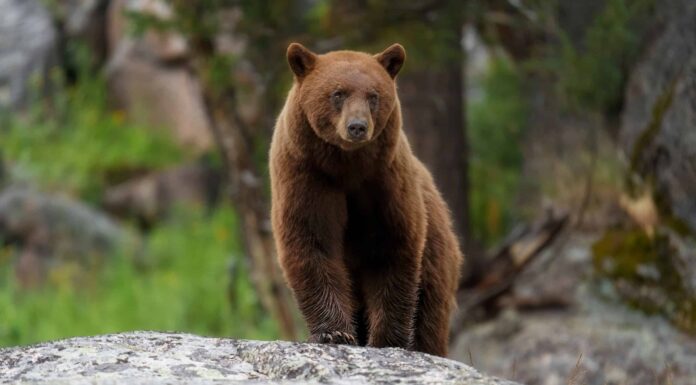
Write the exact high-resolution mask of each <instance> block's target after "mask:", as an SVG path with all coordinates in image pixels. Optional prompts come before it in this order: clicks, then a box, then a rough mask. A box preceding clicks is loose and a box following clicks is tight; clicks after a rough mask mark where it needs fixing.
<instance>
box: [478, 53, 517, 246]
mask: <svg viewBox="0 0 696 385" xmlns="http://www.w3.org/2000/svg"><path fill="white" fill-rule="evenodd" d="M482 83H483V84H482V89H483V97H482V99H480V100H476V101H471V102H470V105H469V106H468V109H469V122H468V127H469V135H470V142H471V159H470V162H471V163H470V170H471V197H470V199H471V203H470V204H471V221H472V231H473V233H474V236H475V237H477V238H478V239H481V240H482V241H484V242H485V243H487V244H491V243H493V242H494V241H496V240H497V239H499V238H500V237H501V236H502V235H504V234H505V232H506V231H507V230H508V228H509V226H510V225H511V223H512V221H513V220H514V218H515V216H516V211H515V207H514V201H515V195H516V193H517V190H518V187H519V183H520V172H521V170H520V168H521V165H522V152H521V150H520V143H521V140H522V135H523V133H524V127H525V124H526V119H527V116H526V115H527V108H528V107H527V105H526V103H525V101H524V97H523V89H522V81H521V78H520V75H519V73H518V72H517V70H516V68H515V67H514V66H513V64H512V63H510V62H509V61H507V60H505V59H504V58H497V59H495V60H493V62H492V63H491V66H490V68H489V70H488V73H487V75H486V76H485V78H484V79H483V82H482Z"/></svg>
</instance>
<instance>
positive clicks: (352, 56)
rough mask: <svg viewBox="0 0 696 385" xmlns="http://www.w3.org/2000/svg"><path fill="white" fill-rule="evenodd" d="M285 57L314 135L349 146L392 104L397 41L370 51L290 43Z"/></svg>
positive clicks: (399, 60)
mask: <svg viewBox="0 0 696 385" xmlns="http://www.w3.org/2000/svg"><path fill="white" fill-rule="evenodd" d="M287 57H288V63H289V64H290V68H291V69H292V72H293V73H294V74H295V82H296V83H295V84H296V97H297V98H298V101H299V104H300V108H301V109H302V111H303V113H304V114H305V116H306V117H307V120H308V121H309V124H310V126H311V127H312V130H313V131H314V132H315V133H316V135H317V136H319V137H320V138H321V139H323V140H324V141H326V142H328V143H330V144H333V145H336V146H338V147H340V148H342V149H343V150H347V151H350V150H355V149H357V148H360V147H362V146H364V145H365V144H367V143H370V142H371V141H372V140H374V139H375V138H377V137H378V136H379V135H380V133H381V132H382V131H383V130H384V128H385V126H386V125H387V122H388V121H389V118H390V116H391V115H392V113H393V112H394V108H395V106H396V104H397V95H396V83H395V78H396V75H397V74H398V73H399V70H400V69H401V66H402V65H403V64H404V60H405V59H406V52H405V51H404V48H403V47H402V46H401V45H399V44H394V45H392V46H390V47H389V48H387V49H386V50H384V51H383V52H381V53H379V54H376V55H369V54H366V53H363V52H355V51H335V52H329V53H327V54H323V55H317V54H315V53H313V52H311V51H310V50H308V49H307V48H305V47H303V46H302V45H300V44H297V43H292V44H290V46H289V47H288V52H287Z"/></svg>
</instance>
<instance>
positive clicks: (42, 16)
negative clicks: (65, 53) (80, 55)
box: [0, 0, 56, 111]
mask: <svg viewBox="0 0 696 385" xmlns="http://www.w3.org/2000/svg"><path fill="white" fill-rule="evenodd" d="M55 44H56V31H55V28H54V26H53V21H52V20H51V16H50V15H49V13H48V11H46V9H45V8H44V7H43V5H42V4H41V2H40V1H38V0H0V111H1V110H2V109H4V108H11V107H17V106H20V105H24V104H26V102H27V98H28V96H29V94H30V93H31V92H35V91H41V90H42V89H43V88H46V85H47V84H48V82H47V81H48V77H49V70H50V68H51V66H52V65H53V64H55V59H56V57H55V54H56V53H55ZM42 83H43V84H42Z"/></svg>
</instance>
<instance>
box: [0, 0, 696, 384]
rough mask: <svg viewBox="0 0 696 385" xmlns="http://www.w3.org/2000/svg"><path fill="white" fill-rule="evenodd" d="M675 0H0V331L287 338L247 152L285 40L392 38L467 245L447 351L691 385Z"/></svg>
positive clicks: (419, 138)
mask: <svg viewBox="0 0 696 385" xmlns="http://www.w3.org/2000/svg"><path fill="white" fill-rule="evenodd" d="M695 20H696V2H694V1H692V0H660V1H658V0H586V1H575V0H488V1H486V0H468V1H452V0H414V1H389V0H343V1H338V0H199V1H187V0H169V1H167V0H43V1H42V0H0V346H10V345H18V344H29V343H34V342H38V341H44V340H48V339H56V338H63V337H69V336H76V335H90V334H97V333H108V332H117V331H123V330H134V329H154V330H177V331H186V332H194V333H198V334H204V335H215V336H225V337H235V338H254V339H276V338H285V339H301V338H304V336H305V331H304V329H303V323H302V321H301V319H300V318H299V317H298V314H297V311H296V309H295V305H294V301H293V300H292V298H291V296H290V294H289V292H288V290H287V289H286V287H285V285H284V282H283V280H282V276H281V274H280V272H279V269H278V267H277V265H276V262H275V255H274V251H273V243H272V234H271V233H270V226H269V221H268V214H269V213H268V211H269V210H268V208H269V202H268V197H269V191H268V176H267V169H266V168H267V165H266V163H267V152H268V145H269V139H270V135H271V132H272V128H273V124H274V119H275V117H276V115H277V113H278V112H279V110H280V107H281V105H282V102H283V100H284V97H285V94H286V92H287V90H288V89H289V86H290V84H291V81H292V78H291V72H290V71H289V70H288V67H287V64H286V60H285V49H286V47H287V45H288V44H289V43H290V42H292V41H298V42H302V43H303V44H305V45H306V46H308V47H310V48H311V49H313V50H315V51H317V52H326V51H329V50H334V49H357V50H365V51H369V52H379V51H381V50H382V49H384V48H385V47H387V46H388V45H389V44H391V43H394V42H399V43H401V44H403V45H404V46H405V47H406V50H407V54H408V59H407V62H406V65H405V68H404V70H403V71H402V73H401V74H400V75H399V78H398V87H399V94H400V97H401V101H402V106H403V110H404V118H405V130H406V132H407V133H408V135H409V138H410V141H411V143H412V145H413V147H414V150H415V152H416V153H417V155H418V156H419V157H420V158H421V159H422V160H424V161H425V163H426V164H427V165H428V166H429V168H430V169H431V171H432V172H433V174H434V176H435V179H436V181H437V183H438V185H439V187H440V189H441V191H442V192H443V194H444V196H445V198H446V199H447V201H448V203H449V205H450V208H451V209H452V213H453V216H454V219H455V222H456V225H457V231H458V233H459V236H460V238H461V239H462V242H463V245H464V248H465V250H466V253H467V256H468V264H467V268H466V271H464V278H463V281H462V285H461V290H460V295H459V300H460V301H459V302H460V303H459V312H458V313H457V314H456V317H455V322H454V323H453V330H452V349H451V350H452V351H451V356H452V358H454V359H457V360H460V361H463V362H466V363H469V364H472V365H474V366H475V367H477V368H478V369H480V370H483V371H486V372H490V373H492V374H495V375H499V376H502V377H506V378H510V379H513V380H518V381H521V382H525V383H529V384H565V383H577V384H580V383H582V384H654V383H664V384H692V383H693V382H692V381H693V379H694V378H696V339H695V338H696V337H695V336H696V22H695Z"/></svg>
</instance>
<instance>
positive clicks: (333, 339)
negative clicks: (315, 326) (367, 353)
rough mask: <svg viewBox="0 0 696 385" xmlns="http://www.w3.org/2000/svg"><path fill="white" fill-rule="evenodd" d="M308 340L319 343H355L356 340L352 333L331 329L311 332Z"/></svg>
mask: <svg viewBox="0 0 696 385" xmlns="http://www.w3.org/2000/svg"><path fill="white" fill-rule="evenodd" d="M309 342H314V343H320V344H343V345H357V344H358V343H357V341H356V339H355V337H354V336H353V335H351V334H350V333H346V332H340V331H333V332H326V333H318V334H313V335H312V336H310V337H309Z"/></svg>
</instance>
